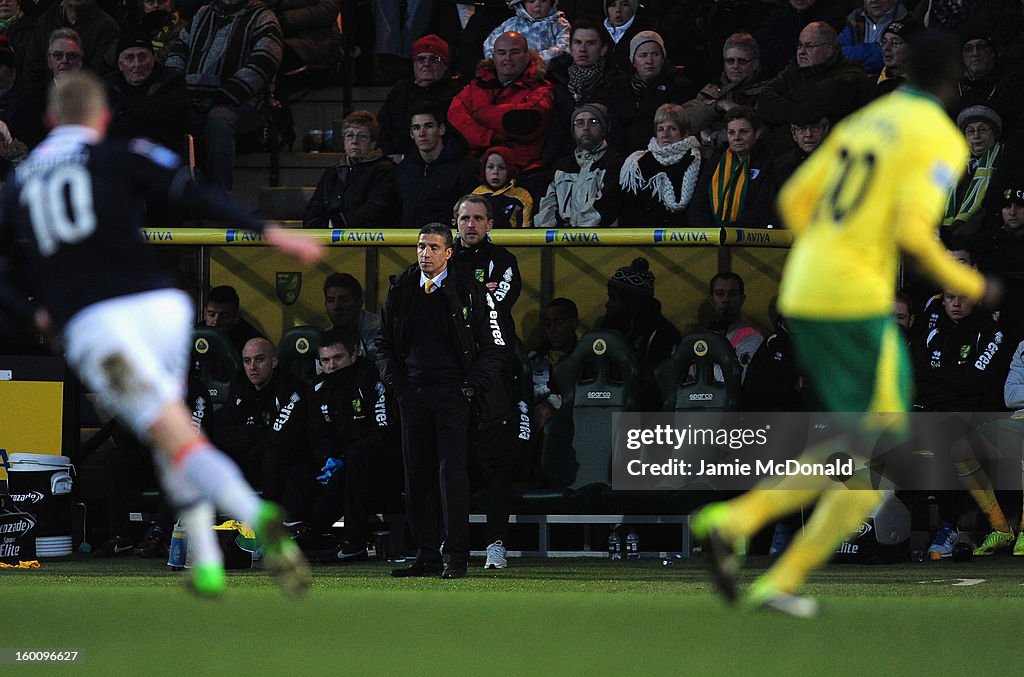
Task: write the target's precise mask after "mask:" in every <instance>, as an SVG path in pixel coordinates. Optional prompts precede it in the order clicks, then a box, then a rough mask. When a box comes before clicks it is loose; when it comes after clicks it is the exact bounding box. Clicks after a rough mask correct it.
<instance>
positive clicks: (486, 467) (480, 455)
mask: <svg viewBox="0 0 1024 677" xmlns="http://www.w3.org/2000/svg"><path fill="white" fill-rule="evenodd" d="M518 430H519V429H518V427H515V426H513V425H512V422H511V421H509V420H502V421H496V422H494V423H490V424H488V425H485V426H484V427H482V428H480V429H479V430H477V431H476V432H475V434H474V435H473V454H472V455H473V463H472V466H473V469H474V473H473V474H474V485H475V486H479V487H481V488H483V489H484V492H485V494H486V498H485V504H484V510H485V512H486V514H487V543H494V542H495V541H502V542H504V541H505V540H507V538H508V516H509V513H510V512H511V503H512V476H513V474H514V473H515V470H516V453H517V447H516V444H515V434H516V433H517V432H518Z"/></svg>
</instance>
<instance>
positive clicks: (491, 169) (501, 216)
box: [473, 146, 533, 228]
mask: <svg viewBox="0 0 1024 677" xmlns="http://www.w3.org/2000/svg"><path fill="white" fill-rule="evenodd" d="M480 159H481V162H480V179H481V180H482V181H483V183H481V184H480V185H479V186H477V187H476V188H475V189H473V195H483V196H485V197H486V198H487V200H488V202H490V203H491V212H492V214H493V215H494V227H495V228H530V227H532V226H533V196H531V195H530V193H529V191H527V190H526V189H525V188H523V187H522V186H518V185H516V165H515V162H514V161H513V160H512V151H511V150H510V149H509V148H507V147H506V146H494V147H492V148H488V149H487V150H486V151H484V154H483V155H482V156H481V158H480Z"/></svg>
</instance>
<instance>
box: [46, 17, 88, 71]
mask: <svg viewBox="0 0 1024 677" xmlns="http://www.w3.org/2000/svg"><path fill="white" fill-rule="evenodd" d="M82 56H83V54H82V39H81V38H80V37H78V33H76V32H74V31H73V30H71V29H70V28H58V29H57V30H55V31H54V32H53V33H51V34H50V48H49V49H48V50H46V66H47V68H49V69H50V75H51V76H53V80H54V82H56V81H58V80H60V79H61V78H62V77H64V76H65V75H67V74H68V73H73V72H75V71H79V70H82Z"/></svg>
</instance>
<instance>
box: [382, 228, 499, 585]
mask: <svg viewBox="0 0 1024 677" xmlns="http://www.w3.org/2000/svg"><path fill="white" fill-rule="evenodd" d="M453 246H454V243H453V241H452V235H451V230H450V229H449V227H448V226H445V225H443V224H439V223H438V224H428V225H426V226H424V227H423V228H422V229H420V234H419V240H418V243H417V247H416V250H417V261H418V264H417V265H415V266H411V267H409V268H408V269H407V270H406V271H405V272H403V273H401V274H400V275H399V276H398V277H397V278H396V279H395V280H394V281H393V282H392V285H391V289H390V290H389V291H388V295H387V298H386V299H385V301H384V306H383V308H382V312H381V333H380V336H379V337H378V339H377V368H378V370H379V371H380V375H381V380H382V381H383V382H384V384H385V385H386V386H387V387H388V388H390V389H391V390H392V392H394V393H396V394H397V398H398V408H399V412H400V414H401V420H402V451H403V453H404V456H405V486H406V501H407V505H408V511H409V526H410V529H411V531H412V537H413V541H414V543H415V545H416V549H417V550H416V560H415V561H414V562H413V563H412V564H411V565H409V566H408V567H405V568H402V569H395V570H393V571H392V572H391V575H392V576H396V577H406V576H428V575H431V574H433V573H436V572H438V571H439V570H441V548H442V541H443V544H444V545H443V548H444V557H445V562H444V570H443V571H442V572H441V575H442V577H444V578H461V577H463V576H465V575H466V565H467V560H468V556H469V476H468V473H467V469H466V454H467V447H468V445H469V430H470V419H471V416H472V410H473V408H474V407H476V408H477V411H478V412H479V414H478V415H479V417H480V420H481V421H493V420H495V419H498V418H501V417H502V416H504V415H505V414H506V413H507V411H508V399H507V396H506V394H505V392H504V389H503V388H502V387H501V381H500V374H501V370H502V367H503V365H504V363H505V362H506V360H507V357H508V355H509V346H508V341H510V340H511V335H509V334H507V332H506V329H505V327H504V326H503V322H502V315H501V313H500V312H499V311H498V308H497V305H496V304H495V302H494V297H492V296H491V295H490V293H488V291H487V289H486V287H484V286H483V285H481V284H480V283H477V282H474V281H472V280H469V279H466V278H464V277H460V276H459V275H457V274H455V272H454V270H452V269H451V267H450V266H449V262H450V260H451V257H452V251H453ZM438 507H440V508H441V510H440V512H441V513H442V514H438ZM442 517H443V518H444V525H443V529H442V525H441V518H442Z"/></svg>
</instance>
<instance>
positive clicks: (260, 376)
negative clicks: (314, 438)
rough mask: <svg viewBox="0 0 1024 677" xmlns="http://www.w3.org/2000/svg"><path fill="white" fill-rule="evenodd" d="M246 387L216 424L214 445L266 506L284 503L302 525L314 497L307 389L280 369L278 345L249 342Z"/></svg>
mask: <svg viewBox="0 0 1024 677" xmlns="http://www.w3.org/2000/svg"><path fill="white" fill-rule="evenodd" d="M242 365H243V368H244V370H245V376H246V378H247V382H246V383H244V384H239V386H238V387H237V388H232V393H233V394H234V396H233V397H232V398H231V400H230V401H228V403H227V404H225V405H224V408H223V409H221V410H220V411H219V412H217V415H216V416H215V417H214V420H213V425H212V428H213V431H212V432H213V438H214V440H215V441H216V444H217V445H218V446H219V447H220V448H221V449H223V450H224V451H225V452H226V453H227V454H228V455H230V456H231V457H232V458H234V459H235V462H237V463H238V465H239V466H240V467H241V468H242V472H244V473H245V477H246V479H248V480H249V482H250V483H251V484H252V485H253V486H254V487H256V488H258V489H262V490H263V497H264V498H266V499H267V500H274V501H280V502H281V503H282V504H283V505H284V507H285V508H286V509H287V511H288V513H289V515H290V516H291V518H292V519H301V517H302V516H303V515H304V514H305V513H306V512H307V511H308V509H309V500H310V498H311V497H312V482H313V480H312V477H313V474H312V471H313V456H312V454H310V453H309V437H308V430H309V402H310V389H309V386H308V385H307V384H306V383H305V382H303V381H301V380H299V379H298V378H296V377H295V376H292V375H291V374H289V373H288V372H287V371H285V370H282V369H278V368H277V357H276V356H275V355H274V345H273V344H272V343H271V342H270V341H268V340H267V339H265V338H254V339H250V340H249V341H248V342H247V343H246V344H245V346H244V347H243V348H242Z"/></svg>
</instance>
